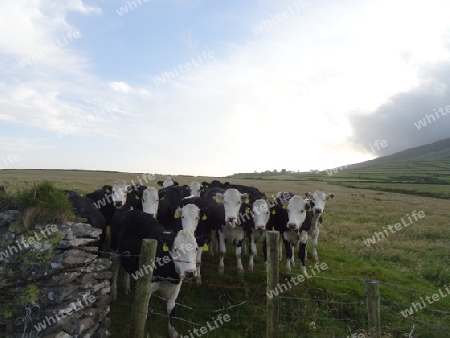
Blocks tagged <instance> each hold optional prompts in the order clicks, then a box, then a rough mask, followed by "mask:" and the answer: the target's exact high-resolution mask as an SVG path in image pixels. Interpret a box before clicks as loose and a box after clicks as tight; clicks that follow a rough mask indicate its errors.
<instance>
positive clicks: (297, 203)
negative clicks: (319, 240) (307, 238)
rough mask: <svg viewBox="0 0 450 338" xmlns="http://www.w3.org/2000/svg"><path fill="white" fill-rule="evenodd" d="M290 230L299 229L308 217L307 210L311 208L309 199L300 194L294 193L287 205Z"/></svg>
mask: <svg viewBox="0 0 450 338" xmlns="http://www.w3.org/2000/svg"><path fill="white" fill-rule="evenodd" d="M286 209H287V212H288V217H289V220H288V223H287V225H286V226H287V228H288V229H289V230H299V229H300V227H301V226H302V224H303V222H304V221H305V219H306V212H307V210H308V209H309V204H308V201H306V200H304V199H303V198H302V197H300V196H298V195H294V196H293V197H292V198H291V199H290V200H289V203H288V205H287V208H286Z"/></svg>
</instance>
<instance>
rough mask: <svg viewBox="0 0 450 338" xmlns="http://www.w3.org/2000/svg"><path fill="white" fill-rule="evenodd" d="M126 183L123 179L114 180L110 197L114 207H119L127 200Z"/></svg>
mask: <svg viewBox="0 0 450 338" xmlns="http://www.w3.org/2000/svg"><path fill="white" fill-rule="evenodd" d="M127 191H128V185H127V182H125V181H114V183H113V185H112V192H111V198H112V200H113V203H114V206H115V207H116V208H121V207H122V206H124V205H125V203H126V202H127Z"/></svg>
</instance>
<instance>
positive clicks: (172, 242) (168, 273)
mask: <svg viewBox="0 0 450 338" xmlns="http://www.w3.org/2000/svg"><path fill="white" fill-rule="evenodd" d="M183 211H184V213H183ZM183 211H182V213H181V214H182V215H184V216H187V215H199V210H198V208H197V207H196V206H193V205H190V206H189V207H187V208H186V209H185V208H183ZM116 214H123V217H122V222H123V224H121V225H120V227H119V229H118V230H119V236H118V237H119V244H118V251H119V253H120V255H121V262H122V265H123V267H124V269H125V271H126V272H128V273H129V274H135V273H136V272H137V270H138V268H139V255H140V253H141V246H142V240H143V239H144V238H151V239H155V240H157V241H158V246H157V250H156V257H155V264H154V266H153V268H154V269H153V277H152V281H151V293H153V292H156V291H159V292H160V293H161V294H162V297H163V298H165V299H167V315H168V317H169V322H168V336H169V337H178V336H179V335H178V333H177V332H176V330H175V319H174V317H175V301H176V299H177V297H178V294H179V293H180V289H181V284H182V282H183V280H185V279H188V278H194V277H195V276H196V274H197V272H196V254H197V251H198V246H197V242H196V239H195V237H194V232H193V231H192V228H195V220H192V219H191V218H190V217H186V218H185V219H186V220H187V221H186V224H185V225H186V229H182V230H180V231H179V232H178V233H176V234H175V233H174V232H172V231H170V230H169V229H167V228H165V227H164V226H163V225H161V224H160V223H159V222H158V221H157V220H156V219H155V218H153V217H150V216H149V215H148V214H145V213H144V212H142V211H140V210H135V209H132V208H129V207H127V206H125V207H123V208H121V209H120V210H118V211H117V213H116ZM188 218H189V220H188ZM188 228H189V229H188ZM141 273H142V271H141ZM127 276H129V275H127ZM135 276H137V274H136V275H135Z"/></svg>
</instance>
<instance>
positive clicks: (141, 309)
mask: <svg viewBox="0 0 450 338" xmlns="http://www.w3.org/2000/svg"><path fill="white" fill-rule="evenodd" d="M157 244H158V241H156V240H154V239H143V240H142V250H141V255H140V257H139V270H138V271H141V272H142V273H144V274H145V275H144V277H141V278H139V279H138V280H137V281H136V288H135V290H134V321H133V325H132V326H131V334H130V337H133V338H144V333H145V332H144V331H145V322H146V321H147V313H148V303H149V301H150V290H151V279H152V277H153V268H154V266H155V255H156V246H157ZM147 271H148V273H147Z"/></svg>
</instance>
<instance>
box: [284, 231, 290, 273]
mask: <svg viewBox="0 0 450 338" xmlns="http://www.w3.org/2000/svg"><path fill="white" fill-rule="evenodd" d="M283 241H284V246H285V248H286V272H291V258H292V247H291V243H290V242H289V241H288V240H287V239H283Z"/></svg>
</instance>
